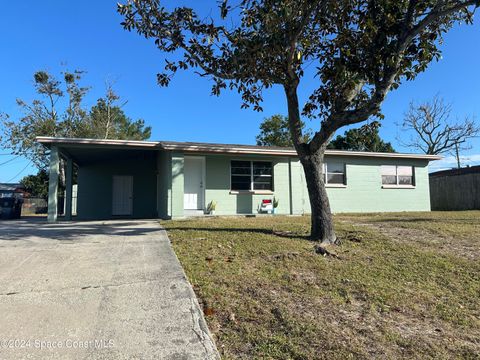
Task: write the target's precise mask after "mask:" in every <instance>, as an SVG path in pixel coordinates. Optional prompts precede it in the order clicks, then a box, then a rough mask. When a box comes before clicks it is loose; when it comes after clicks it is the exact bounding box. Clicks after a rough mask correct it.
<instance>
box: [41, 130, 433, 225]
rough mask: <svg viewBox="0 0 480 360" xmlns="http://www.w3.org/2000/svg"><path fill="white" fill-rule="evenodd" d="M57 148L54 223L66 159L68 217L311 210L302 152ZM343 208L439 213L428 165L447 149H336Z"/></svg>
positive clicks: (82, 143) (330, 162)
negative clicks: (269, 202) (266, 206)
mask: <svg viewBox="0 0 480 360" xmlns="http://www.w3.org/2000/svg"><path fill="white" fill-rule="evenodd" d="M37 140H38V141H39V142H40V143H42V144H43V145H44V146H47V147H49V148H50V150H51V152H50V154H51V155H50V156H51V160H50V184H49V204H48V205H49V214H48V216H49V220H50V221H55V220H56V219H57V209H58V205H57V198H58V196H57V193H58V177H59V164H60V161H59V159H60V157H62V158H63V159H64V160H65V164H66V171H65V174H66V190H65V202H66V207H65V208H66V211H65V219H66V220H69V219H71V218H72V211H71V204H72V188H73V182H74V181H73V180H74V175H73V174H74V169H75V174H76V183H77V185H78V190H77V199H76V200H77V214H76V219H78V220H94V219H112V218H157V217H158V218H166V219H172V218H173V219H174V218H182V217H185V216H193V215H201V214H203V213H204V210H205V209H206V207H207V206H208V204H209V203H210V202H211V201H214V202H216V204H217V205H216V214H217V215H237V214H256V213H258V212H259V210H260V207H261V204H262V202H263V201H264V200H265V199H272V198H273V197H275V199H277V200H278V208H277V209H276V211H277V213H278V214H292V215H293V214H305V213H309V212H310V204H309V198H308V192H307V188H306V184H305V175H304V173H303V168H302V165H301V163H300V161H299V159H298V156H297V154H296V152H295V150H294V149H291V148H280V147H263V146H253V145H227V144H209V143H192V142H172V141H126V140H98V139H68V138H53V137H38V138H37ZM325 158H326V165H325V174H326V175H325V180H326V186H327V191H328V195H329V198H330V203H331V208H332V211H333V212H336V213H340V212H385V211H429V210H430V194H429V183H428V164H429V162H430V161H432V160H437V159H439V157H438V156H431V155H415V154H399V153H373V152H353V151H337V150H327V152H326V156H325Z"/></svg>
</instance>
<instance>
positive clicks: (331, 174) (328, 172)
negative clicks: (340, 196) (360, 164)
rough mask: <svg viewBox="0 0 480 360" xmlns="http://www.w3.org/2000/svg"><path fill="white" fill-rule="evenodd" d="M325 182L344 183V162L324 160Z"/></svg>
mask: <svg viewBox="0 0 480 360" xmlns="http://www.w3.org/2000/svg"><path fill="white" fill-rule="evenodd" d="M323 174H324V180H325V184H326V185H328V184H335V185H346V184H347V182H346V181H345V180H346V176H345V164H344V163H339V162H326V163H324V164H323Z"/></svg>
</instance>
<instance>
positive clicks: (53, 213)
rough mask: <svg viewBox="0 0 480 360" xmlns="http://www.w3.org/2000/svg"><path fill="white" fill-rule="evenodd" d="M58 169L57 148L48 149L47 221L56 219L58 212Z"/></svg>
mask: <svg viewBox="0 0 480 360" xmlns="http://www.w3.org/2000/svg"><path fill="white" fill-rule="evenodd" d="M59 170H60V158H59V154H58V148H57V147H56V146H52V148H51V149H50V172H49V176H48V222H55V221H57V212H58V204H57V201H58V172H59Z"/></svg>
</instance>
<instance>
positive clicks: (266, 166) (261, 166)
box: [230, 160, 273, 191]
mask: <svg viewBox="0 0 480 360" xmlns="http://www.w3.org/2000/svg"><path fill="white" fill-rule="evenodd" d="M230 168H231V174H230V175H231V180H230V183H231V185H230V189H231V190H235V191H242V190H247V191H253V190H267V191H273V165H272V163H271V162H268V161H241V160H232V162H231V167H230Z"/></svg>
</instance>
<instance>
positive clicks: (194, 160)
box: [183, 156, 205, 210]
mask: <svg viewBox="0 0 480 360" xmlns="http://www.w3.org/2000/svg"><path fill="white" fill-rule="evenodd" d="M183 166H184V167H183V169H184V173H183V176H184V190H183V191H184V196H183V208H184V209H186V210H201V209H203V189H204V181H205V180H204V177H205V158H203V157H200V156H196V157H194V156H191V157H190V156H185V159H184V165H183Z"/></svg>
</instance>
